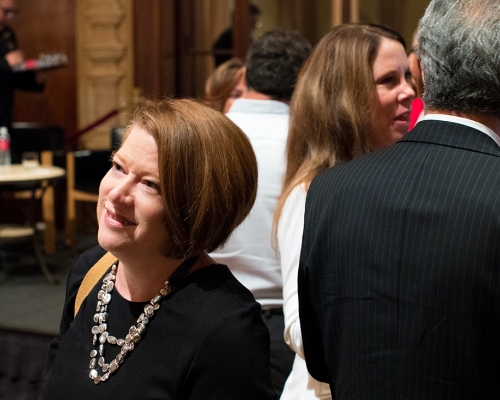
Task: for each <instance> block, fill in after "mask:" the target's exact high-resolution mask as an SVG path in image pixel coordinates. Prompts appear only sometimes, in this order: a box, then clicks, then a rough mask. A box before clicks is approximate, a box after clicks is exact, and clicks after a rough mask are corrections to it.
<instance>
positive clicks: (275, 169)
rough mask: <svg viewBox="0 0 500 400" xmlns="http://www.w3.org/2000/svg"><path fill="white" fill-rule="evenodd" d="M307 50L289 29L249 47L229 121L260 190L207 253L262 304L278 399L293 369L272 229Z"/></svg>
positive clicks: (300, 39) (301, 39)
mask: <svg viewBox="0 0 500 400" xmlns="http://www.w3.org/2000/svg"><path fill="white" fill-rule="evenodd" d="M310 51H311V45H310V43H309V42H308V41H307V40H306V39H305V38H304V37H303V36H302V35H300V34H299V33H298V32H295V31H290V30H287V31H285V30H272V31H268V32H266V33H264V34H263V35H262V36H261V37H259V38H258V39H257V40H256V41H255V42H253V43H252V45H251V47H250V50H249V52H248V55H247V59H246V79H247V83H248V91H247V93H246V94H245V95H244V96H243V97H242V98H239V99H236V100H235V101H234V103H233V105H232V106H231V109H230V110H229V112H228V113H227V116H228V117H229V118H230V119H231V120H232V121H233V122H234V123H236V125H238V126H239V127H240V128H241V129H242V130H243V132H245V134H246V135H247V136H248V137H249V139H250V141H251V143H252V146H253V148H254V151H255V154H256V156H257V162H258V165H259V188H258V192H257V198H256V201H255V205H254V207H253V209H252V211H251V212H250V215H249V216H248V217H247V218H246V220H245V221H244V222H243V223H242V224H241V225H240V226H239V227H238V228H237V229H236V230H235V232H234V233H233V234H232V236H231V238H230V239H229V241H228V243H227V244H226V245H225V246H224V247H222V248H221V249H219V250H218V251H216V252H215V253H212V254H211V256H212V258H214V259H215V260H216V261H218V262H220V263H222V264H226V265H227V266H228V267H229V268H230V269H231V271H232V272H233V274H234V275H235V276H236V278H237V279H238V280H239V281H240V282H241V283H243V285H245V286H246V287H247V288H248V289H249V290H250V291H251V292H252V293H253V295H254V297H255V298H256V300H257V301H258V302H260V303H261V304H262V309H263V311H262V314H263V315H262V316H263V318H264V322H265V323H266V325H267V327H268V328H269V332H270V335H271V369H272V371H271V373H272V379H273V384H274V386H275V389H276V391H277V392H278V394H280V393H281V391H282V389H283V386H284V383H285V380H286V378H287V377H288V374H289V373H290V370H291V368H292V364H293V359H294V353H293V351H292V350H290V348H289V347H288V346H287V345H286V343H285V341H284V339H283V331H284V318H283V294H282V278H281V269H280V263H279V260H278V258H277V255H276V253H275V251H274V250H273V248H272V245H271V230H272V222H273V216H274V210H275V208H276V203H277V199H278V196H279V194H280V191H281V185H282V180H283V174H284V171H285V146H286V140H287V135H288V120H289V106H288V103H289V101H290V98H291V97H292V93H293V89H294V86H295V82H296V80H297V75H298V73H299V70H300V68H301V66H302V64H303V62H304V61H305V59H306V58H307V57H308V55H309V53H310ZM242 345H244V344H242Z"/></svg>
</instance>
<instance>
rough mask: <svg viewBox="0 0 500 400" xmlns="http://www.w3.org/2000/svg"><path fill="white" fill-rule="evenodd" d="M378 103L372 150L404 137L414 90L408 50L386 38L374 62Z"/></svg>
mask: <svg viewBox="0 0 500 400" xmlns="http://www.w3.org/2000/svg"><path fill="white" fill-rule="evenodd" d="M373 78H374V80H375V85H376V90H377V96H378V102H377V105H376V108H375V121H374V123H373V125H374V132H373V138H372V143H371V146H370V150H377V149H380V148H382V147H385V146H388V145H390V144H392V143H394V142H395V141H397V140H399V139H401V138H402V137H403V135H404V134H406V132H408V127H409V126H410V112H411V103H412V101H413V99H414V98H415V92H414V91H413V89H412V86H411V73H410V68H409V66H408V59H407V56H406V52H405V50H404V47H403V45H402V44H401V43H399V42H397V41H396V40H392V39H388V38H383V39H382V41H381V42H380V47H379V49H378V53H377V56H376V57H375V61H374V63H373Z"/></svg>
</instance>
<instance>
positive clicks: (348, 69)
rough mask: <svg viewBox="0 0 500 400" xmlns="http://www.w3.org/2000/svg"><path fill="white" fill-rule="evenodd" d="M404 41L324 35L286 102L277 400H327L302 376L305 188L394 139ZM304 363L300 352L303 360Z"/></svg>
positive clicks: (364, 32) (400, 113) (386, 35)
mask: <svg viewBox="0 0 500 400" xmlns="http://www.w3.org/2000/svg"><path fill="white" fill-rule="evenodd" d="M410 80H411V74H410V71H409V67H408V60H407V57H406V51H405V42H404V40H403V39H402V37H401V36H400V35H399V34H398V33H397V32H395V31H393V30H391V29H388V28H386V27H383V26H376V25H359V24H345V25H341V26H338V27H336V28H334V29H332V30H331V31H330V32H329V33H328V34H327V35H326V36H324V37H323V38H322V39H321V40H320V42H319V43H318V45H317V46H316V48H315V49H314V50H313V52H312V53H311V56H310V57H309V59H308V60H307V61H306V63H305V64H304V67H303V68H302V70H301V72H300V75H299V78H298V82H297V86H296V89H295V92H294V94H293V97H292V101H291V124H290V129H289V135H288V142H287V167H286V173H285V179H284V184H283V189H282V192H281V195H280V198H279V201H278V207H277V209H276V213H275V218H274V226H275V232H276V235H277V240H278V242H277V244H278V249H279V253H280V260H281V268H282V274H283V298H284V306H283V311H284V314H285V340H286V342H287V343H288V345H289V346H290V347H291V348H292V349H293V350H294V351H295V352H296V353H297V354H296V357H295V362H294V366H293V370H292V373H291V374H290V377H289V378H288V380H287V382H286V385H285V388H284V391H283V395H282V397H281V399H283V400H291V399H300V400H304V399H316V398H321V399H330V398H331V393H330V390H329V387H328V385H327V384H325V383H321V382H318V381H315V380H314V379H313V378H312V377H311V376H309V375H308V373H307V370H306V364H305V362H304V348H303V345H302V334H301V329H300V320H299V310H298V296H297V273H298V267H299V256H300V248H301V243H302V230H303V225H304V217H303V216H304V209H305V201H306V194H307V190H308V188H309V184H310V183H311V181H312V180H313V178H314V177H315V176H316V175H317V174H318V173H320V172H321V171H324V170H326V169H327V168H330V167H332V166H334V165H337V164H341V163H345V162H348V161H350V160H352V159H353V158H355V157H359V156H361V155H363V154H366V153H368V152H370V151H373V150H377V149H380V148H382V147H385V146H387V145H389V144H392V143H393V142H395V141H396V140H398V139H400V138H401V137H402V136H403V135H404V134H405V133H406V132H407V131H408V127H409V123H410V119H409V118H410V111H411V102H412V100H413V98H414V96H415V93H414V91H413V89H412V87H411V83H410ZM305 357H307V349H306V355H305Z"/></svg>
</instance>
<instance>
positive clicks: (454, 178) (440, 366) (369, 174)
mask: <svg viewBox="0 0 500 400" xmlns="http://www.w3.org/2000/svg"><path fill="white" fill-rule="evenodd" d="M299 300H300V319H301V325H302V333H303V340H304V350H305V355H306V360H307V365H308V368H309V370H310V372H311V374H312V376H314V377H315V378H316V379H319V380H322V381H326V382H328V383H330V386H331V388H332V393H333V398H334V399H337V400H338V399H360V400H361V399H363V400H366V399H377V400H386V399H426V400H427V399H438V398H439V399H441V398H442V399H481V400H483V399H500V148H499V147H498V146H497V144H496V143H495V142H494V141H493V140H492V139H491V138H489V137H488V136H487V135H485V134H483V133H482V132H479V131H477V130H475V129H473V128H469V127H467V126H463V125H459V124H455V123H450V122H442V121H422V122H420V123H419V124H418V125H417V126H416V127H415V129H414V130H413V131H411V132H410V133H408V134H407V135H406V136H405V137H404V138H403V139H402V140H401V141H399V142H398V143H396V144H395V145H393V146H391V147H389V148H386V149H384V150H381V151H378V152H374V153H371V154H368V155H367V156H364V157H361V158H359V159H357V160H354V161H351V162H349V163H347V164H344V165H340V166H337V167H334V168H331V169H329V170H328V171H326V172H325V173H323V174H321V175H320V176H318V177H317V178H316V179H315V180H314V181H313V183H312V185H311V187H310V189H309V192H308V197H307V204H306V213H305V226H304V236H303V243H302V253H301V259H300V270H299Z"/></svg>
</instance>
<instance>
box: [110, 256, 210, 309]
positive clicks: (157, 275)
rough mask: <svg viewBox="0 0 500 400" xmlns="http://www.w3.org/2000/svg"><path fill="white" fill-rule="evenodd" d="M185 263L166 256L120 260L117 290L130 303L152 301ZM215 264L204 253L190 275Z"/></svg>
mask: <svg viewBox="0 0 500 400" xmlns="http://www.w3.org/2000/svg"><path fill="white" fill-rule="evenodd" d="M183 261H184V260H174V259H170V258H167V257H164V256H159V257H156V258H154V257H147V258H146V257H140V258H125V259H123V258H119V263H118V269H117V272H116V281H115V286H116V290H118V292H119V293H120V295H121V296H122V297H123V298H125V299H127V300H129V301H133V302H145V301H150V300H151V299H152V298H153V297H154V296H155V295H156V294H157V293H158V292H159V291H160V289H161V288H162V287H163V286H164V282H165V281H166V280H168V278H169V277H170V275H172V273H173V272H174V271H175V270H176V269H177V268H178V267H179V265H181V264H182V262H183ZM213 263H214V261H213V260H212V259H211V258H210V257H209V256H208V255H207V254H206V253H202V254H200V256H199V257H198V259H197V261H196V262H195V264H194V265H193V266H192V267H191V269H190V271H189V273H192V272H194V271H196V270H198V269H201V268H204V267H207V266H208V265H211V264H213Z"/></svg>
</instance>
